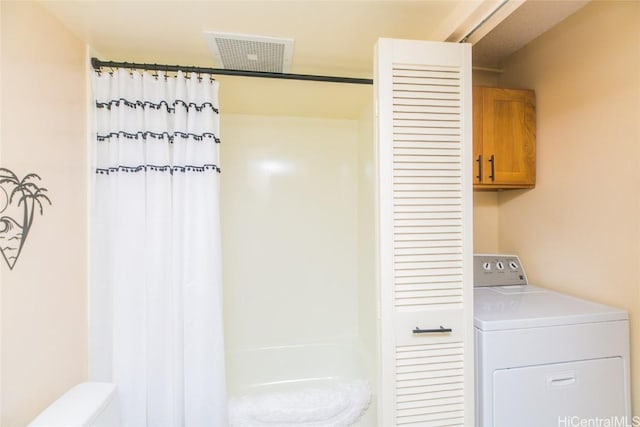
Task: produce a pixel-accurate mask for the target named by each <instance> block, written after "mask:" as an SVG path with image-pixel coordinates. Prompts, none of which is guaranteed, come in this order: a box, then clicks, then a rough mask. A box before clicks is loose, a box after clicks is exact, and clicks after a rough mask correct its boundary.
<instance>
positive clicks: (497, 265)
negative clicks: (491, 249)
mask: <svg viewBox="0 0 640 427" xmlns="http://www.w3.org/2000/svg"><path fill="white" fill-rule="evenodd" d="M496 268H497V269H498V270H500V271H502V270H504V263H503V262H502V261H498V262H496Z"/></svg>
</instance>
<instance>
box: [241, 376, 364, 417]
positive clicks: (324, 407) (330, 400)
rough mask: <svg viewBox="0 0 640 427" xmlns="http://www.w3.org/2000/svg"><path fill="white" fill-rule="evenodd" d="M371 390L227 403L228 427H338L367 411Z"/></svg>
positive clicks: (335, 388)
mask: <svg viewBox="0 0 640 427" xmlns="http://www.w3.org/2000/svg"><path fill="white" fill-rule="evenodd" d="M370 398H371V389H370V387H369V384H368V383H367V382H366V381H352V382H342V383H337V384H334V385H329V386H326V387H318V388H307V389H301V390H295V391H288V392H282V393H269V394H256V395H248V396H242V397H238V398H230V399H229V423H230V425H231V426H232V427H262V426H269V427H291V426H301V427H302V426H313V427H342V426H349V425H351V424H353V423H354V422H356V421H357V420H358V418H359V417H360V415H362V413H363V412H364V411H365V410H366V409H367V406H368V405H369V400H370Z"/></svg>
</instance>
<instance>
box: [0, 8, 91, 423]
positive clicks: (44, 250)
mask: <svg viewBox="0 0 640 427" xmlns="http://www.w3.org/2000/svg"><path fill="white" fill-rule="evenodd" d="M0 10H1V15H2V27H1V61H2V63H1V65H2V67H1V68H2V69H1V79H2V80H1V84H0V88H1V99H0V105H1V116H0V129H1V130H0V138H1V139H0V166H2V167H5V168H8V169H11V170H12V171H14V172H15V173H16V174H17V175H18V177H19V178H22V177H23V176H24V175H26V174H28V173H32V172H33V173H37V174H38V175H40V177H41V178H42V181H41V182H39V183H38V184H39V185H41V186H43V187H46V188H47V189H48V194H49V197H50V199H51V201H52V205H51V206H49V205H48V204H46V203H45V206H44V214H43V215H42V216H40V215H39V213H36V215H35V218H34V221H33V225H32V228H31V231H30V233H29V236H28V239H27V240H26V243H25V245H24V247H23V250H22V253H21V255H20V257H19V258H18V260H17V263H16V265H15V267H14V269H13V270H9V268H8V267H7V265H6V264H5V262H4V260H3V259H0V264H2V265H0V279H1V280H0V285H1V286H2V300H1V308H0V309H1V312H0V318H1V328H2V329H1V334H0V342H1V352H0V357H1V365H0V369H1V373H2V377H1V383H0V405H1V408H2V412H1V416H0V424H1V425H2V426H3V427H10V426H21V425H25V424H26V423H27V422H28V421H29V420H30V419H31V418H32V417H33V416H35V415H36V414H37V413H38V412H39V411H40V410H42V409H43V408H44V407H45V406H46V405H47V404H48V403H50V402H51V401H52V400H53V399H54V398H55V397H56V396H58V395H60V394H61V393H62V392H63V391H64V390H66V389H67V388H69V387H70V386H72V385H74V384H75V383H78V382H80V381H82V380H84V379H85V378H86V365H87V351H86V347H87V342H86V341H87V340H86V334H87V324H86V311H87V308H86V283H87V281H86V275H87V274H86V273H87V271H86V270H87V267H86V265H87V244H86V240H87V233H86V228H87V226H86V221H87V215H86V212H87V207H86V194H87V181H88V180H87V170H86V168H87V162H86V148H85V147H86V135H85V114H86V113H85V104H86V100H85V57H84V52H85V50H84V49H85V48H84V45H83V44H82V43H81V42H80V41H79V40H77V39H76V38H74V37H73V36H72V35H71V34H70V33H69V32H68V31H67V30H66V29H65V28H64V27H63V26H62V25H60V24H59V22H57V21H56V20H54V19H53V18H52V17H51V16H50V15H49V14H48V13H46V12H43V10H42V9H41V7H40V6H39V5H37V3H33V2H12V1H2V2H1V3H0ZM5 214H6V212H5Z"/></svg>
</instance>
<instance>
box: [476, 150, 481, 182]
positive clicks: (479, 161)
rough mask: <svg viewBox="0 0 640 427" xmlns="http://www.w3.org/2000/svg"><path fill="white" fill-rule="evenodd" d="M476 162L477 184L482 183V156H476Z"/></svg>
mask: <svg viewBox="0 0 640 427" xmlns="http://www.w3.org/2000/svg"><path fill="white" fill-rule="evenodd" d="M476 162H478V176H476V178H478V182H482V154H478V158H477V159H476Z"/></svg>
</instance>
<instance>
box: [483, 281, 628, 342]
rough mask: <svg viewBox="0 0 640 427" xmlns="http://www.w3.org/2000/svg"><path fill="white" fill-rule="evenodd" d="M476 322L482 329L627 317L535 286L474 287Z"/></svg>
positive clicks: (493, 329)
mask: <svg viewBox="0 0 640 427" xmlns="http://www.w3.org/2000/svg"><path fill="white" fill-rule="evenodd" d="M473 292H474V296H473V306H474V324H475V326H476V327H477V328H479V329H481V330H483V331H497V330H504V329H523V328H538V327H545V326H561V325H575V324H579V323H591V322H608V321H614V320H627V319H628V315H627V312H626V311H624V310H620V309H617V308H613V307H608V306H606V305H602V304H598V303H595V302H592V301H587V300H583V299H580V298H575V297H571V296H569V295H565V294H561V293H558V292H554V291H550V290H548V289H544V288H539V287H537V286H532V285H521V286H493V287H488V288H475V289H474V291H473Z"/></svg>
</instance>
